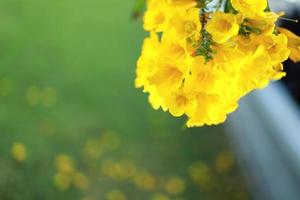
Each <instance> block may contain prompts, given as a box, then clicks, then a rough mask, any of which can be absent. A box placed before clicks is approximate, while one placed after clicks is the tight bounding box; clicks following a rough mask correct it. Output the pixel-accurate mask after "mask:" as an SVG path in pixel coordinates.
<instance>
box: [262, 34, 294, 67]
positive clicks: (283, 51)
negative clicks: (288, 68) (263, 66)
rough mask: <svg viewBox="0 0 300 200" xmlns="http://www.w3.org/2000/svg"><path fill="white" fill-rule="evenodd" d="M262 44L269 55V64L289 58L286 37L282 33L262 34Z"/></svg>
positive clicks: (275, 63)
mask: <svg viewBox="0 0 300 200" xmlns="http://www.w3.org/2000/svg"><path fill="white" fill-rule="evenodd" d="M261 39H262V44H263V45H264V47H265V49H266V50H267V52H268V54H269V55H270V57H271V64H272V65H277V64H279V63H282V62H284V61H286V60H287V59H288V58H289V55H290V50H289V49H288V39H287V37H286V36H285V35H284V34H279V35H277V36H276V35H271V36H268V37H266V36H262V37H261Z"/></svg>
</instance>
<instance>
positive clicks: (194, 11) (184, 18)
mask: <svg viewBox="0 0 300 200" xmlns="http://www.w3.org/2000/svg"><path fill="white" fill-rule="evenodd" d="M199 12H200V9H199V8H190V9H189V10H187V11H184V12H179V11H177V12H175V13H174V15H173V16H172V17H171V18H170V22H169V26H168V28H169V29H171V30H172V29H175V31H176V33H177V34H178V35H177V37H178V38H180V39H181V40H183V41H185V40H186V38H187V37H190V36H192V35H194V34H196V35H199V34H200V30H201V23H200V17H199Z"/></svg>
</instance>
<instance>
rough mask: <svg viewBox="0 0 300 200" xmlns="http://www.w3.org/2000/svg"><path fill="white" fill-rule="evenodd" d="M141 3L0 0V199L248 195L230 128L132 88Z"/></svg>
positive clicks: (179, 199) (174, 199) (172, 199)
mask: <svg viewBox="0 0 300 200" xmlns="http://www.w3.org/2000/svg"><path fill="white" fill-rule="evenodd" d="M133 8H134V0H131V1H120V0H26V1H25V0H1V1H0V27H1V31H0V66H1V71H0V132H1V133H0V134H1V135H0V200H10V199H22V200H27V199H28V200H32V199H39V200H40V199H64V200H65V199H72V200H73V199H82V200H94V199H95V200H102V199H103V200H147V199H149V200H198V199H230V200H233V199H249V195H248V192H247V190H246V187H245V184H244V180H243V177H242V176H241V174H240V171H239V169H238V167H237V166H236V162H235V158H234V155H233V153H232V151H231V149H230V147H229V144H228V141H227V138H226V135H225V133H224V131H223V127H210V128H208V127H204V128H195V129H186V128H185V127H184V119H175V118H173V117H171V116H170V115H169V114H168V113H163V112H162V111H154V110H152V108H151V107H150V106H149V104H148V102H147V95H145V94H143V93H142V91H141V90H136V89H135V88H134V84H133V83H134V77H135V62H136V60H137V58H138V56H139V53H140V48H141V44H142V41H143V38H144V37H145V33H144V32H143V30H142V26H141V23H140V21H136V20H133V19H132V18H131V16H130V15H131V12H132V10H133Z"/></svg>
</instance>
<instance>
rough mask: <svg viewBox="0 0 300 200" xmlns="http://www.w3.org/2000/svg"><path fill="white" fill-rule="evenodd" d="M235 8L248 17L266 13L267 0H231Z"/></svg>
mask: <svg viewBox="0 0 300 200" xmlns="http://www.w3.org/2000/svg"><path fill="white" fill-rule="evenodd" d="M231 4H232V6H233V8H234V9H235V10H237V11H239V12H240V13H242V14H243V15H245V16H247V17H253V16H256V15H264V10H265V9H266V8H267V6H268V2H267V0H231Z"/></svg>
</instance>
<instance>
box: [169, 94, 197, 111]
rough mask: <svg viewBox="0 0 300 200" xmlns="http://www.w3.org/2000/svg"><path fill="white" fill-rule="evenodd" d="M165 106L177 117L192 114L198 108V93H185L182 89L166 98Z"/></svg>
mask: <svg viewBox="0 0 300 200" xmlns="http://www.w3.org/2000/svg"><path fill="white" fill-rule="evenodd" d="M165 106H166V107H167V108H168V109H169V112H170V113H171V114H172V115H173V116H175V117H180V116H182V115H183V114H187V115H188V116H192V115H193V114H194V113H195V111H196V108H197V98H196V95H194V94H189V93H185V92H184V91H183V90H182V89H180V90H177V91H175V92H172V93H171V94H169V95H168V96H167V97H166V98H165Z"/></svg>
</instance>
